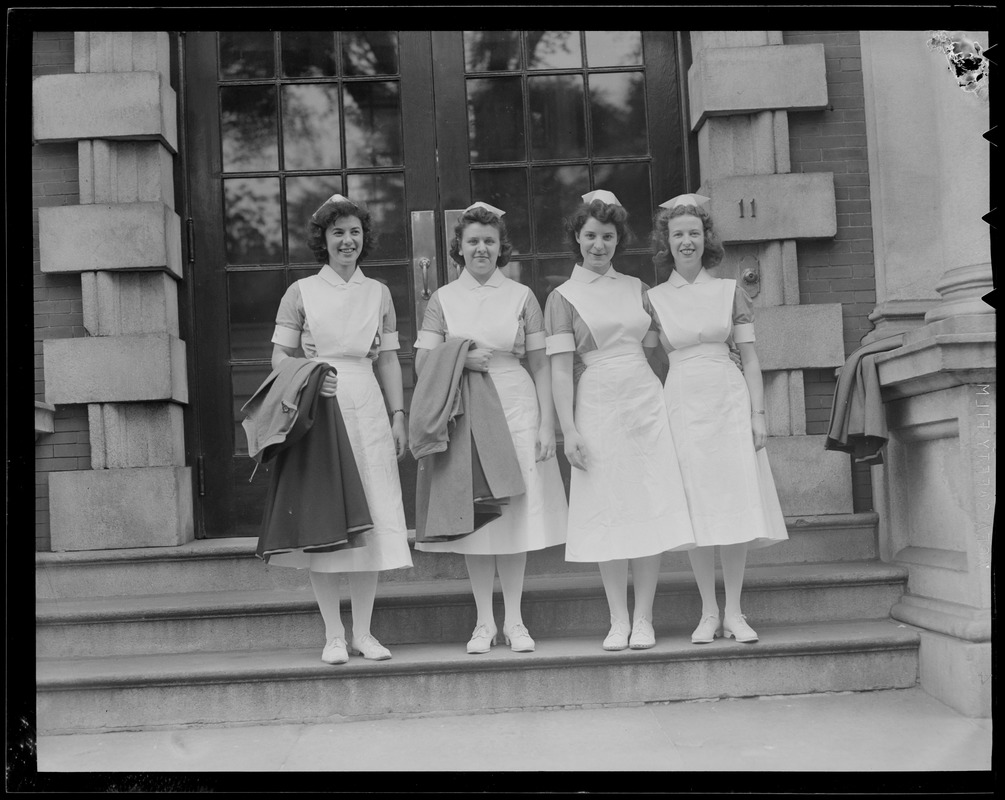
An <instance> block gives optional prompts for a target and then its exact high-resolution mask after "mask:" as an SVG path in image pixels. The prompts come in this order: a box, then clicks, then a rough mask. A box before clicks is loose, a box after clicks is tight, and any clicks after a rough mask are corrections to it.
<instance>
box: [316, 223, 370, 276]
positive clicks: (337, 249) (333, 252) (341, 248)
mask: <svg viewBox="0 0 1005 800" xmlns="http://www.w3.org/2000/svg"><path fill="white" fill-rule="evenodd" d="M325 243H326V244H327V246H328V263H329V264H330V265H331V266H332V267H342V268H343V269H348V268H351V267H354V266H355V265H356V261H357V260H358V259H359V254H360V252H361V251H362V249H363V223H362V222H360V220H359V217H356V216H349V217H339V218H338V219H336V220H335V221H334V222H332V224H331V225H329V226H328V229H327V230H326V231H325Z"/></svg>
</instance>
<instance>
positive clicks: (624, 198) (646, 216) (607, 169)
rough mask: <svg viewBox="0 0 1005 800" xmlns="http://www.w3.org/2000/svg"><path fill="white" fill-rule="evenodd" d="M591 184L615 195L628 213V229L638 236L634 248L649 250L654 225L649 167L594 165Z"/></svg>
mask: <svg viewBox="0 0 1005 800" xmlns="http://www.w3.org/2000/svg"><path fill="white" fill-rule="evenodd" d="M593 185H594V186H595V187H597V188H598V189H607V190H609V191H611V192H614V194H615V195H616V196H617V198H618V199H619V200H620V201H621V203H622V205H624V207H625V209H626V210H627V211H628V226H629V227H630V228H631V229H632V232H633V233H634V234H635V235H636V237H637V241H636V242H635V245H634V246H635V247H648V246H649V233H650V232H651V231H652V222H653V221H652V213H653V212H652V209H653V205H652V191H651V189H650V186H649V164H648V163H646V162H644V161H643V162H635V163H632V162H628V163H620V164H595V165H594V167H593Z"/></svg>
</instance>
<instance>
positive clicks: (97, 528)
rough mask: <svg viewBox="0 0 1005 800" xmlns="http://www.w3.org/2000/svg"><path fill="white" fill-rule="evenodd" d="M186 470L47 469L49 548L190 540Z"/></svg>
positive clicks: (191, 527) (189, 478) (161, 544)
mask: <svg viewBox="0 0 1005 800" xmlns="http://www.w3.org/2000/svg"><path fill="white" fill-rule="evenodd" d="M191 473H192V470H191V468H190V467H145V468H139V469H100V470H79V471H67V472H51V473H49V524H50V529H51V535H52V549H53V550H54V551H57V552H58V551H67V550H109V549H118V548H133V547H172V546H176V545H179V544H184V543H185V542H188V541H191V540H192V538H193V536H194V525H193V514H192V474H191Z"/></svg>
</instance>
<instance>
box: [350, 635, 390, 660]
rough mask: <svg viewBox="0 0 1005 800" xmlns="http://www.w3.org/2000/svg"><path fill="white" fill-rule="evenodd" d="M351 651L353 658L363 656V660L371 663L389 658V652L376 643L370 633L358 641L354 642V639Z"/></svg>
mask: <svg viewBox="0 0 1005 800" xmlns="http://www.w3.org/2000/svg"><path fill="white" fill-rule="evenodd" d="M351 651H352V654H353V655H354V656H363V658H368V659H370V660H371V661H387V659H389V658H390V657H391V651H390V650H388V649H387V648H386V647H384V645H382V644H381V643H380V642H378V641H377V640H376V639H375V638H374V637H373V634H370V633H368V634H367V635H366V636H364V637H363V638H362V639H360V640H359V641H356V639H355V638H354V639H353V640H352V648H351Z"/></svg>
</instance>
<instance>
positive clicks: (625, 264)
mask: <svg viewBox="0 0 1005 800" xmlns="http://www.w3.org/2000/svg"><path fill="white" fill-rule="evenodd" d="M612 263H613V265H614V268H615V269H616V270H617V271H618V272H621V273H623V274H625V275H634V276H635V277H636V278H638V279H639V280H640V281H642V282H643V283H644V284H645V285H646V286H649V287H653V286H655V285H656V268H655V266H654V265H653V257H652V254H651V253H648V252H646V253H621V255H619V256H616V257H615V259H614V261H613V262H612ZM664 280H665V278H664Z"/></svg>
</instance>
